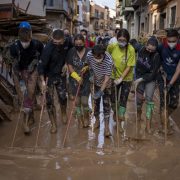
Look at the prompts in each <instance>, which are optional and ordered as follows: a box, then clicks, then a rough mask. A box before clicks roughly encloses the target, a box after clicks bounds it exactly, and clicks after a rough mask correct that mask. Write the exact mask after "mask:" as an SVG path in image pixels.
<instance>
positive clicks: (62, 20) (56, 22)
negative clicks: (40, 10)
mask: <svg viewBox="0 0 180 180" xmlns="http://www.w3.org/2000/svg"><path fill="white" fill-rule="evenodd" d="M76 9H77V1H73V0H46V19H47V23H48V24H49V26H51V27H52V28H60V29H64V28H68V29H69V30H70V32H71V33H72V32H73V31H75V30H74V24H73V23H74V22H75V20H76V14H77V12H76Z"/></svg>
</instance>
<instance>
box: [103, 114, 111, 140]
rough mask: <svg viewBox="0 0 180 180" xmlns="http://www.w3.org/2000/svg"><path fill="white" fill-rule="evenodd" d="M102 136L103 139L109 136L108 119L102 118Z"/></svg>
mask: <svg viewBox="0 0 180 180" xmlns="http://www.w3.org/2000/svg"><path fill="white" fill-rule="evenodd" d="M104 126H105V127H104V135H105V137H109V136H111V133H110V130H109V117H108V118H104Z"/></svg>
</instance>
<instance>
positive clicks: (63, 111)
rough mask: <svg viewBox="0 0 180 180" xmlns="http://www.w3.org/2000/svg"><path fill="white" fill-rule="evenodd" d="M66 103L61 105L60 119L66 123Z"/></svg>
mask: <svg viewBox="0 0 180 180" xmlns="http://www.w3.org/2000/svg"><path fill="white" fill-rule="evenodd" d="M66 108H67V106H66V105H61V115H62V117H61V119H62V123H63V124H67V113H66Z"/></svg>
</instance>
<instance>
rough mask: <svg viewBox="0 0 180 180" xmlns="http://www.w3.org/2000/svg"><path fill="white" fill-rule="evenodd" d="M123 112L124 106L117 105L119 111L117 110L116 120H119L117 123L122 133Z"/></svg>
mask: <svg viewBox="0 0 180 180" xmlns="http://www.w3.org/2000/svg"><path fill="white" fill-rule="evenodd" d="M125 112H126V108H125V107H122V106H120V107H119V112H118V120H119V123H120V126H119V131H120V133H122V134H123V133H124V129H123V127H122V125H123V124H124V121H125Z"/></svg>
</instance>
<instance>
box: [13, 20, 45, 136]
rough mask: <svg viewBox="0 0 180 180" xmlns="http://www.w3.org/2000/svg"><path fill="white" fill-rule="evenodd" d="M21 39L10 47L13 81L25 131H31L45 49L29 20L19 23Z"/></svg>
mask: <svg viewBox="0 0 180 180" xmlns="http://www.w3.org/2000/svg"><path fill="white" fill-rule="evenodd" d="M18 36H19V39H18V40H17V41H16V42H15V43H13V44H12V45H11V47H10V54H11V56H12V58H13V59H14V62H13V81H14V85H15V89H16V92H17V94H18V98H19V101H20V103H21V104H22V103H23V111H24V118H23V128H24V133H25V134H29V133H30V126H29V124H30V120H33V121H34V118H33V105H34V103H35V102H34V101H35V89H36V85H37V79H38V73H37V65H38V61H39V59H40V55H41V53H42V50H43V44H42V43H41V42H40V41H38V40H35V39H32V28H31V25H30V24H29V22H27V21H23V22H21V23H20V24H19V30H18Z"/></svg>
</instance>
